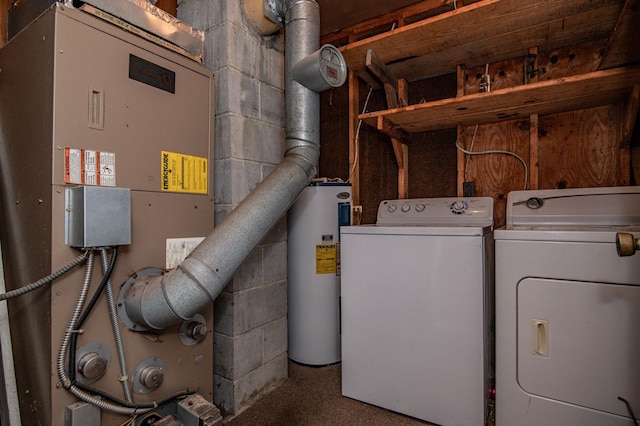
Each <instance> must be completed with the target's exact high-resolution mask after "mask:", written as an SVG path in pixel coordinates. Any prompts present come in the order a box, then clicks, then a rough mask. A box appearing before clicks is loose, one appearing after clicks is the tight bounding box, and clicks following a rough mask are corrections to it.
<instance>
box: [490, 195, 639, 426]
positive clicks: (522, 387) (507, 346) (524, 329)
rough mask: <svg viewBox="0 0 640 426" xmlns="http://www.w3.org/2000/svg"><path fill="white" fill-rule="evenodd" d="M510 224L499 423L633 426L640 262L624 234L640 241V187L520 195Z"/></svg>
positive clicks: (501, 290) (500, 271)
mask: <svg viewBox="0 0 640 426" xmlns="http://www.w3.org/2000/svg"><path fill="white" fill-rule="evenodd" d="M506 219H507V225H506V226H505V227H504V228H501V229H498V230H496V231H495V232H494V237H495V250H496V252H495V256H496V258H495V260H496V425H497V426H514V425H518V426H545V425H548V426H560V425H579V426H602V425H607V426H631V425H633V424H634V422H633V419H632V418H631V414H630V413H631V412H632V411H635V413H636V414H638V413H640V256H631V257H619V256H618V254H617V252H616V232H618V231H624V232H630V233H632V234H635V235H636V236H638V234H639V233H640V187H616V188H589V189H563V190H539V191H516V192H512V193H510V194H509V197H508V202H507V216H506ZM627 404H629V405H627ZM629 407H631V410H630V409H629Z"/></svg>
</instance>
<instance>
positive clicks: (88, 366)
mask: <svg viewBox="0 0 640 426" xmlns="http://www.w3.org/2000/svg"><path fill="white" fill-rule="evenodd" d="M108 365H109V362H108V361H107V359H106V358H105V357H103V356H102V355H100V354H97V353H96V352H90V353H88V354H86V355H84V356H83V357H82V358H80V361H78V373H80V374H82V376H83V377H85V378H87V379H89V380H93V379H97V378H99V377H102V375H103V374H104V373H105V371H107V366H108Z"/></svg>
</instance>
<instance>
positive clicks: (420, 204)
mask: <svg viewBox="0 0 640 426" xmlns="http://www.w3.org/2000/svg"><path fill="white" fill-rule="evenodd" d="M424 209H425V205H424V204H422V203H418V204H416V211H417V212H423V211H424Z"/></svg>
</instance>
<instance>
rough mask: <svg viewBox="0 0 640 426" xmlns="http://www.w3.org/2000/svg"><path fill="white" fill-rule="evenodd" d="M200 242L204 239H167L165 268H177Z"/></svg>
mask: <svg viewBox="0 0 640 426" xmlns="http://www.w3.org/2000/svg"><path fill="white" fill-rule="evenodd" d="M202 240H204V237H192V238H167V248H166V262H165V263H166V264H165V268H167V269H173V268H175V267H176V266H178V265H179V264H180V263H181V262H182V261H183V260H185V259H186V257H187V256H189V253H191V252H192V251H193V249H194V248H196V247H198V244H200V243H201V242H202Z"/></svg>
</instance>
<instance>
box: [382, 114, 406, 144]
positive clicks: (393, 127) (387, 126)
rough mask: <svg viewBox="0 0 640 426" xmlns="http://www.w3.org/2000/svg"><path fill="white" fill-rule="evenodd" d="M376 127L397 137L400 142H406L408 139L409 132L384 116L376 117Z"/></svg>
mask: <svg viewBox="0 0 640 426" xmlns="http://www.w3.org/2000/svg"><path fill="white" fill-rule="evenodd" d="M376 128H377V129H378V130H379V131H381V132H382V133H384V134H385V135H387V136H390V137H391V138H393V139H398V140H399V141H400V142H404V143H407V142H408V141H409V137H410V136H409V133H407V132H406V131H405V130H403V129H402V128H401V127H400V126H398V125H397V124H395V123H394V122H393V121H391V120H389V119H388V118H386V117H384V116H379V117H378V120H377V123H376Z"/></svg>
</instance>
